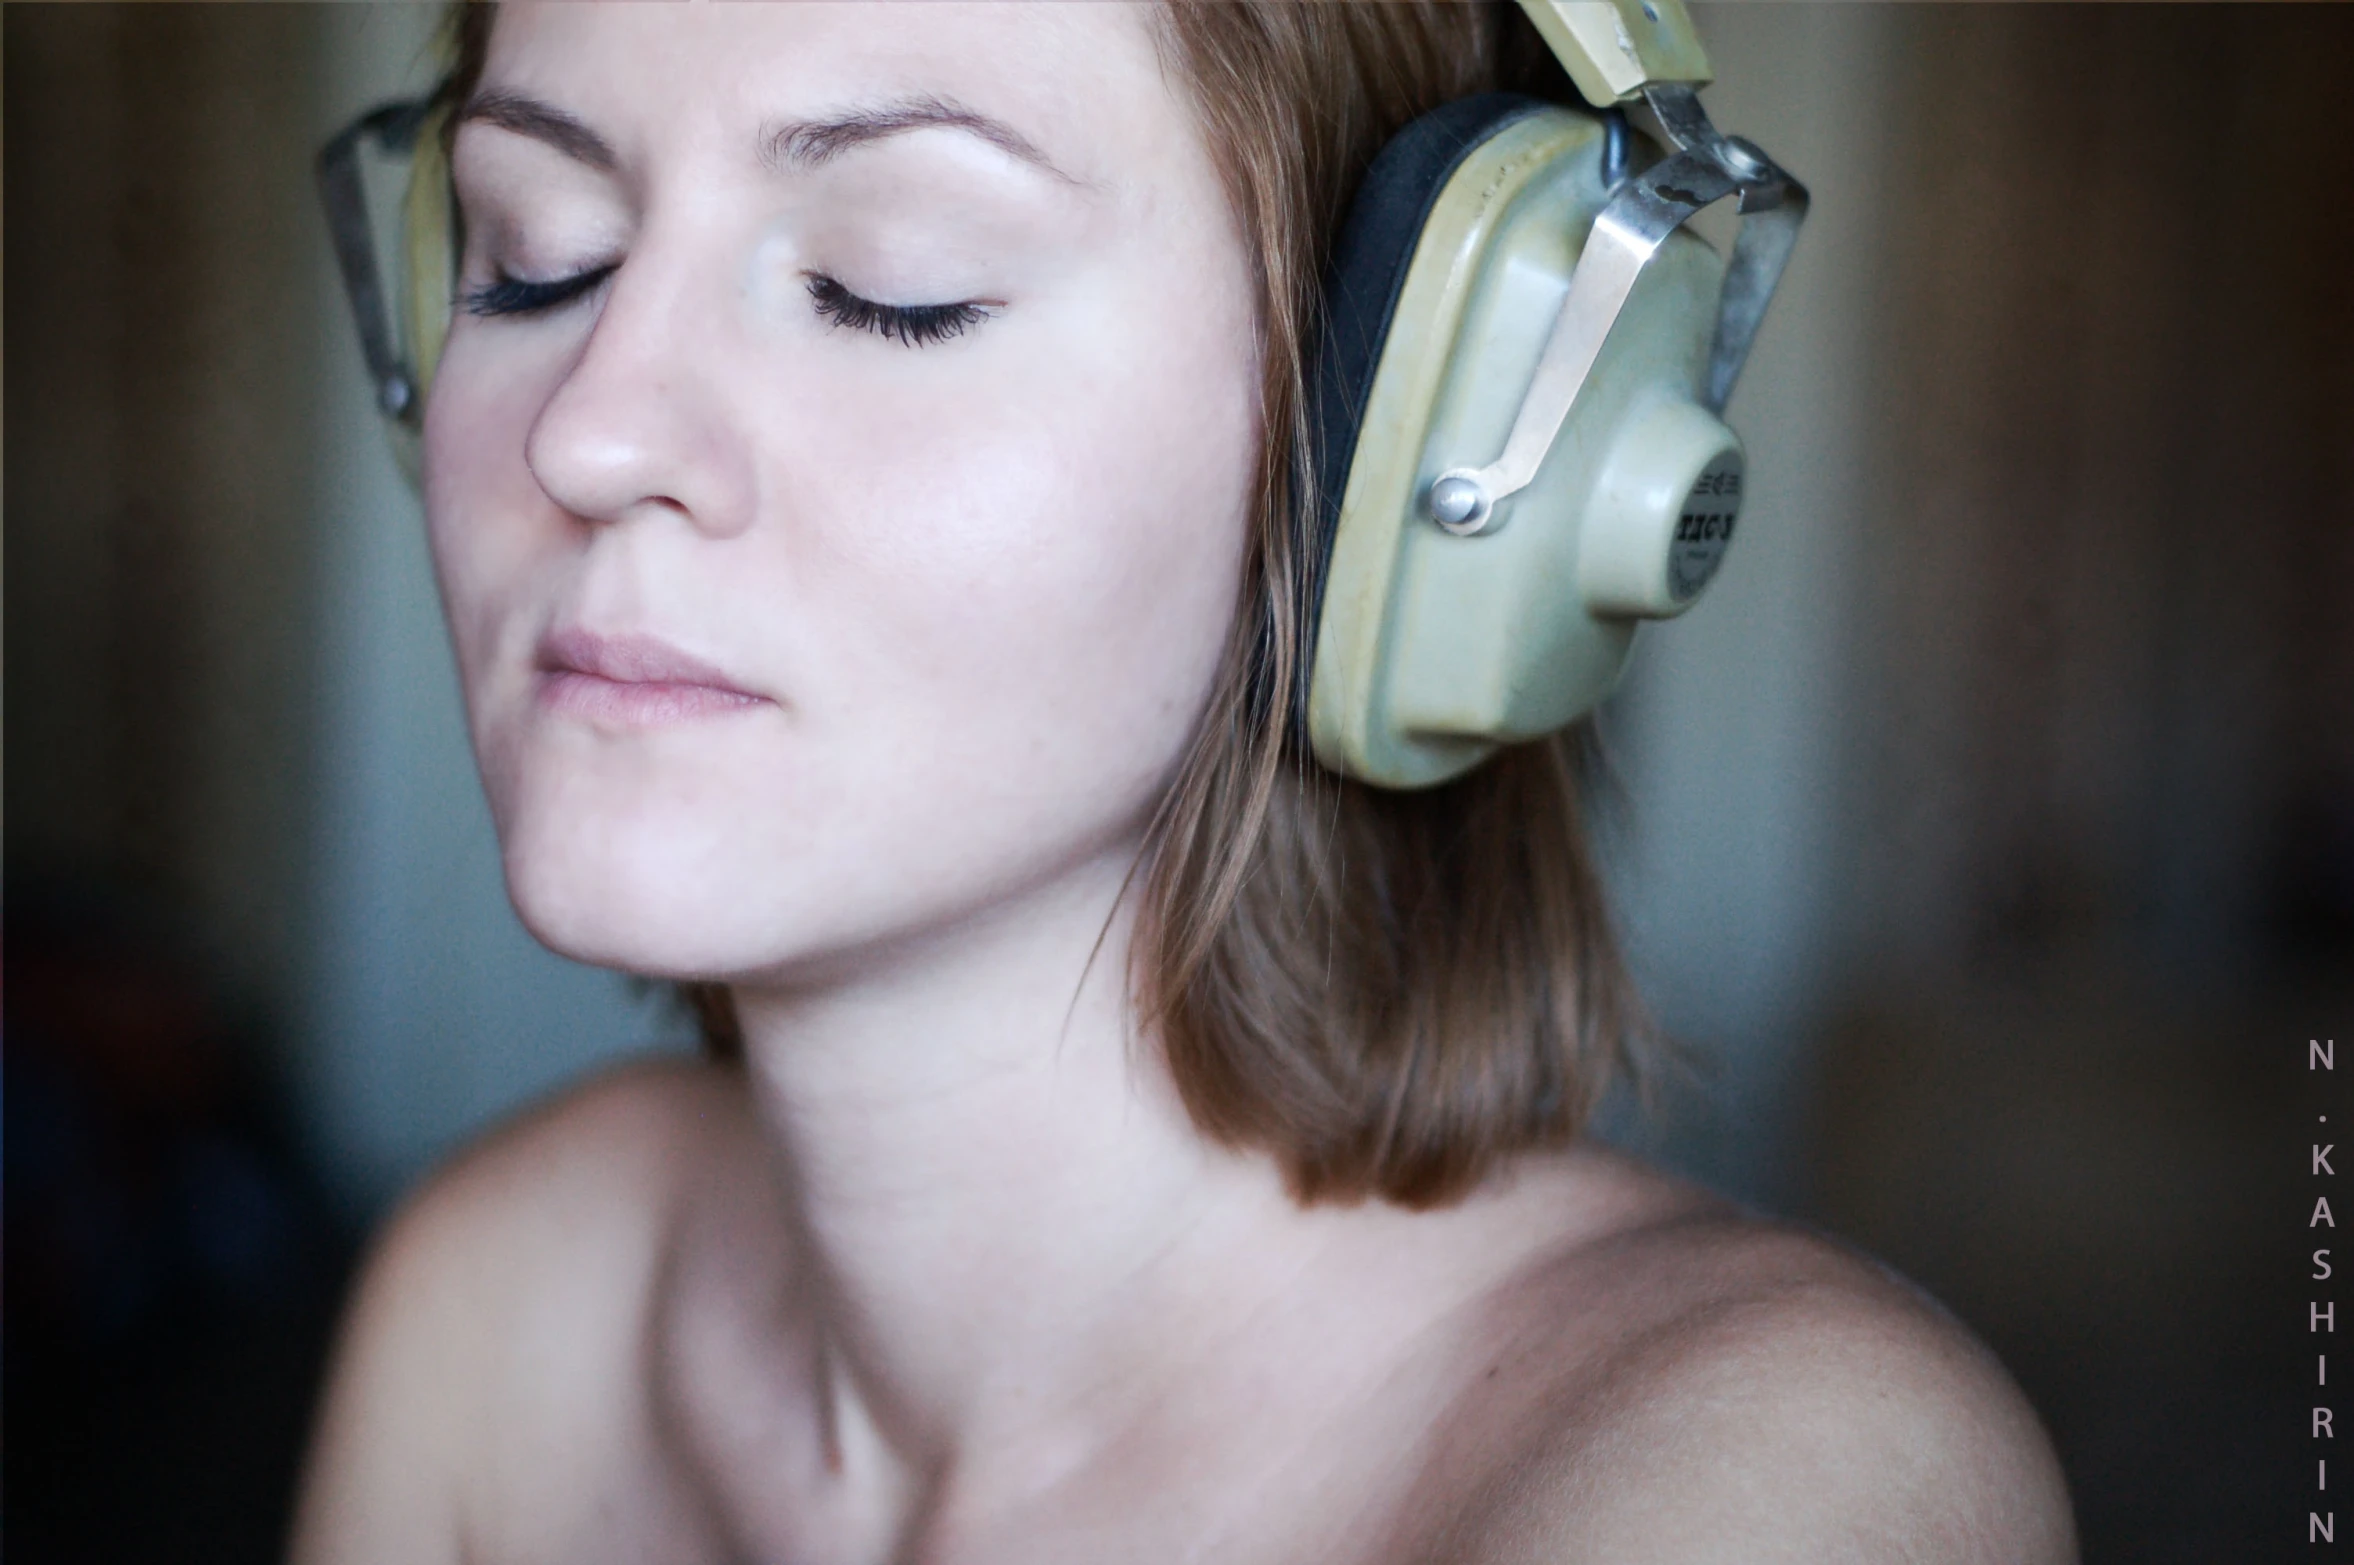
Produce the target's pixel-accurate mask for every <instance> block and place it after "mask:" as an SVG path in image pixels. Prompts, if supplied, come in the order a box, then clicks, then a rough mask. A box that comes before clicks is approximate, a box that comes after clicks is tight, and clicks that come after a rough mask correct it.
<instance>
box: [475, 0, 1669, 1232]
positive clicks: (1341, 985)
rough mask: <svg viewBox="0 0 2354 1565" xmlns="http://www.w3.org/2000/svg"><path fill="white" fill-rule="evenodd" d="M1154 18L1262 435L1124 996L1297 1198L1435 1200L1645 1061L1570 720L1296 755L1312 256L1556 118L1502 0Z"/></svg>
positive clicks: (478, 23)
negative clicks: (1400, 148)
mask: <svg viewBox="0 0 2354 1565" xmlns="http://www.w3.org/2000/svg"><path fill="white" fill-rule="evenodd" d="M489 9H490V8H489V7H488V6H485V5H480V4H466V3H461V4H459V5H458V6H456V7H455V8H454V11H453V18H452V29H453V30H452V40H453V43H454V44H455V46H456V55H455V61H454V68H453V69H452V71H451V73H450V76H449V77H448V78H447V80H446V81H445V83H444V88H443V91H444V94H445V95H448V96H451V97H458V96H463V95H464V94H466V93H469V92H471V91H472V88H473V83H474V80H475V78H476V77H477V76H478V75H479V72H480V69H481V64H482V58H483V53H484V49H485V47H486V45H487V42H488V34H489V17H488V14H487V13H488V11H489ZM1161 19H1162V29H1161V45H1162V54H1163V59H1164V63H1165V64H1166V65H1167V66H1168V68H1169V71H1170V74H1171V76H1172V77H1173V78H1174V79H1176V80H1178V81H1180V82H1182V83H1183V84H1185V86H1186V88H1187V89H1188V90H1189V91H1190V95H1191V98H1192V101H1193V105H1194V108H1195V110H1196V113H1197V114H1198V116H1199V118H1200V120H1201V123H1202V127H1203V132H1204V135H1205V137H1206V139H1207V141H1208V143H1209V146H1210V148H1211V151H1212V154H1213V156H1214V157H1215V158H1216V160H1217V163H1218V166H1219V171H1220V174H1221V176H1222V177H1223V179H1224V182H1225V184H1226V187H1227V192H1228V195H1229V198H1230V199H1231V200H1232V202H1233V205H1234V210H1235V212H1236V215H1237V217H1238V218H1239V220H1240V223H1241V227H1242V230H1243V237H1244V242H1245V244H1246V245H1247V246H1248V247H1249V250H1250V254H1251V257H1252V262H1253V266H1254V272H1255V277H1256V281H1257V285H1258V290H1259V299H1258V314H1259V323H1260V341H1261V352H1262V366H1263V369H1262V376H1263V380H1262V386H1261V393H1260V395H1261V409H1262V418H1263V420H1264V427H1265V429H1266V436H1267V437H1266V440H1265V442H1264V445H1263V449H1262V462H1261V469H1260V473H1259V479H1258V494H1259V502H1258V507H1257V511H1258V514H1257V516H1256V519H1255V535H1254V544H1255V547H1254V548H1253V550H1252V552H1251V555H1250V558H1249V562H1248V565H1247V568H1246V571H1245V574H1244V581H1243V584H1242V597H1241V604H1240V608H1239V612H1238V613H1237V614H1236V617H1235V625H1234V629H1233V632H1232V635H1231V637H1230V640H1229V645H1228V648H1227V655H1226V659H1225V665H1224V670H1223V672H1222V675H1221V677H1220V680H1219V683H1218V686H1217V690H1216V694H1215V695H1214V696H1213V698H1212V700H1211V702H1210V706H1209V709H1208V711H1207V712H1206V713H1205V714H1204V716H1203V717H1202V719H1201V723H1200V726H1199V728H1198V729H1197V731H1196V732H1195V734H1194V737H1193V741H1192V744H1191V746H1190V748H1189V750H1188V752H1187V754H1186V756H1185V759H1184V762H1183V764H1182V766H1181V768H1180V770H1179V773H1178V777H1177V781H1176V783H1175V785H1174V786H1173V787H1172V788H1171V790H1170V792H1169V794H1168V795H1167V797H1166V798H1165V799H1164V800H1163V801H1162V803H1161V806H1160V809H1159V810H1158V812H1157V813H1156V815H1155V817H1154V819H1153V823H1152V828H1151V832H1150V836H1149V839H1148V845H1147V848H1146V852H1145V855H1144V858H1143V860H1142V861H1141V863H1140V865H1139V869H1138V877H1137V880H1136V881H1135V883H1134V884H1135V885H1136V886H1137V887H1138V888H1139V889H1140V892H1141V897H1142V914H1141V917H1140V919H1139V922H1138V930H1137V939H1136V943H1135V946H1134V948H1133V952H1132V957H1131V960H1132V971H1131V975H1130V976H1131V983H1132V985H1133V989H1134V993H1135V996H1136V1000H1137V1004H1138V1008H1139V1012H1140V1014H1141V1015H1142V1016H1143V1017H1144V1018H1145V1019H1146V1023H1147V1027H1148V1030H1149V1031H1150V1032H1151V1033H1154V1034H1157V1036H1158V1037H1159V1039H1160V1042H1161V1045H1162V1047H1163V1049H1164V1051H1165V1053H1166V1057H1167V1060H1168V1064H1169V1068H1170V1071H1171V1073H1172V1074H1173V1075H1174V1077H1175V1080H1176V1085H1177V1089H1178V1092H1179V1094H1180V1095H1181V1097H1182V1098H1183V1100H1184V1102H1185V1105H1186V1108H1187V1109H1188V1111H1189V1112H1190V1113H1191V1114H1192V1116H1193V1119H1194V1122H1195V1124H1196V1125H1198V1126H1199V1127H1200V1128H1201V1130H1202V1131H1203V1132H1204V1133H1205V1134H1207V1135H1209V1136H1211V1137H1213V1138H1215V1139H1217V1140H1219V1141H1221V1142H1224V1143H1227V1144H1229V1145H1233V1146H1240V1147H1252V1148H1259V1149H1262V1150H1265V1151H1267V1152H1268V1153H1270V1154H1272V1155H1273V1157H1274V1158H1275V1160H1276V1161H1277V1163H1278V1165H1279V1166H1280V1167H1281V1168H1282V1170H1283V1172H1284V1175H1285V1178H1286V1179H1287V1181H1288V1182H1289V1184H1290V1186H1291V1188H1292V1190H1293V1192H1294V1193H1295V1194H1296V1195H1297V1196H1298V1197H1299V1198H1300V1199H1301V1200H1303V1201H1313V1200H1354V1199H1361V1198H1363V1197H1365V1196H1367V1195H1378V1196H1381V1197H1383V1198H1385V1199H1387V1200H1391V1201H1395V1202H1399V1203H1401V1204H1404V1205H1408V1206H1415V1207H1427V1206H1433V1205H1437V1204H1441V1203H1444V1202H1447V1201H1450V1200H1454V1199H1457V1198H1459V1197H1461V1196H1462V1195H1464V1194H1465V1193H1467V1192H1468V1191H1469V1190H1471V1189H1472V1188H1473V1187H1474V1186H1475V1185H1476V1184H1478V1183H1479V1181H1480V1180H1481V1178H1482V1177H1483V1176H1484V1175H1485V1174H1487V1173H1488V1172H1489V1171H1490V1170H1491V1169H1492V1168H1494V1167H1495V1166H1496V1164H1497V1163H1498V1162H1499V1161H1501V1160H1502V1159H1503V1158H1505V1157H1507V1156H1509V1155H1510V1154H1512V1153H1515V1152H1519V1151H1524V1150H1529V1149H1533V1148H1540V1147H1558V1146H1561V1145H1564V1144H1566V1143H1567V1142H1569V1141H1570V1140H1571V1139H1572V1138H1573V1137H1574V1136H1575V1135H1576V1134H1577V1133H1578V1131H1579V1129H1580V1128H1581V1127H1582V1126H1583V1125H1584V1123H1585V1121H1586V1118H1587V1116H1588V1115H1589V1114H1590V1113H1591V1111H1592V1109H1593V1107H1594V1105H1595V1102H1596V1101H1597V1099H1598V1098H1599V1096H1600V1095H1601V1093H1602V1091H1603V1089H1604V1088H1605V1087H1606V1086H1607V1085H1608V1084H1609V1083H1610V1081H1611V1080H1612V1079H1613V1078H1614V1077H1615V1076H1618V1075H1620V1074H1622V1073H1625V1072H1627V1071H1628V1069H1629V1068H1630V1066H1631V1065H1632V1064H1633V1063H1634V1061H1633V1051H1632V1050H1631V1048H1630V1044H1631V1043H1632V1041H1633V1039H1634V1038H1635V1037H1636V1035H1637V1034H1638V1032H1639V1025H1638V1011H1637V1007H1636V1005H1635V1003H1634V1000H1633V995H1632V992H1631V989H1630V986H1629V984H1628V981H1627V979H1626V976H1625V973H1624V970H1623V968H1622V967H1621V964H1620V961H1619V957H1618V952H1617V948H1616V945H1615V942H1614V940H1613V938H1612V935H1611V930H1610V925H1609V919H1608V916H1607V913H1606V910H1605V907H1604V899H1603V894H1602V887H1601V881H1600V878H1599V876H1598V875H1597V873H1596V871H1595V868H1594V865H1593V862H1592V858H1591V856H1590V854H1589V851H1588V848H1587V843H1586V835H1585V827H1584V823H1583V821H1582V820H1581V795H1582V789H1581V786H1580V783H1581V779H1583V778H1586V777H1589V776H1591V775H1593V772H1594V768H1593V766H1592V764H1591V763H1592V759H1593V757H1592V752H1591V744H1590V738H1589V735H1588V733H1587V731H1586V730H1585V729H1584V728H1583V727H1582V726H1581V727H1580V728H1579V729H1575V730H1572V732H1571V733H1570V734H1568V735H1564V736H1560V737H1557V738H1555V739H1550V740H1544V741H1539V742H1537V743H1534V744H1528V745H1522V746H1518V747H1515V748H1513V749H1510V750H1507V751H1505V752H1504V753H1502V754H1500V755H1498V756H1497V757H1495V758H1494V759H1493V760H1491V761H1489V762H1488V763H1487V764H1486V765H1484V766H1482V767H1481V768H1479V769H1478V770H1476V771H1474V772H1472V773H1471V774H1470V775H1468V776H1466V777H1464V778H1461V779H1459V780H1457V781H1455V782H1452V783H1448V784H1445V785H1442V786H1440V787H1437V788H1432V789H1429V790H1426V791H1423V792H1418V793H1408V794H1400V793H1387V792H1383V791H1380V790H1376V789H1372V788H1368V787H1365V786H1363V785H1361V784H1359V783H1356V782H1353V781H1350V780H1348V779H1345V778H1341V777H1338V776H1335V775H1333V774H1332V773H1329V772H1327V771H1325V770H1323V769H1322V768H1321V767H1319V766H1317V765H1316V763H1315V762H1314V761H1313V760H1312V759H1311V758H1309V757H1308V756H1306V755H1305V754H1304V753H1302V749H1301V746H1300V744H1299V740H1298V736H1297V734H1296V733H1295V732H1294V728H1293V724H1292V722H1291V720H1290V715H1291V713H1292V711H1293V709H1294V702H1295V697H1296V693H1297V687H1298V684H1299V682H1300V681H1301V680H1302V679H1303V678H1304V677H1305V670H1304V669H1303V668H1302V666H1301V657H1300V651H1299V649H1300V647H1301V645H1302V630H1303V625H1302V623H1301V622H1302V619H1303V617H1304V616H1305V614H1306V613H1307V612H1308V611H1309V605H1310V604H1311V603H1312V601H1313V600H1312V596H1311V593H1310V591H1309V587H1310V584H1311V582H1312V580H1313V573H1314V571H1315V570H1316V568H1317V565H1318V562H1317V560H1316V559H1315V558H1314V555H1315V553H1316V550H1317V547H1318V544H1317V541H1316V540H1315V539H1314V538H1313V537H1312V536H1311V535H1310V530H1309V529H1308V528H1307V526H1306V524H1305V522H1304V520H1303V519H1304V518H1306V517H1308V516H1310V515H1312V514H1314V507H1313V503H1312V502H1313V499H1314V497H1313V495H1312V494H1311V493H1310V481H1309V478H1308V476H1307V475H1308V463H1307V456H1308V423H1307V415H1308V409H1307V406H1306V396H1305V386H1306V381H1307V374H1308V369H1309V365H1310V362H1311V357H1312V354H1313V344H1314V343H1315V340H1316V337H1315V334H1316V332H1317V330H1318V327H1319V320H1318V310H1319V307H1320V292H1321V290H1320V286H1319V284H1320V279H1321V277H1322V275H1323V270H1324V266H1325V261H1326V256H1327V252H1328V250H1329V248H1330V245H1331V241H1332V239H1333V236H1334V234H1335V232H1336V230H1337V228H1338V226H1339V223H1340V220H1341V217H1342V215H1343V213H1344V211H1345V208H1346V204H1347V201H1348V198H1349V196H1350V195H1351V194H1352V193H1353V192H1354V190H1355V188H1356V185H1357V182H1358V181H1359V179H1360V178H1362V176H1363V174H1364V171H1365V167H1366V165H1367V164H1368V163H1370V162H1371V161H1372V158H1373V155H1374V153H1375V152H1376V151H1378V150H1379V148H1380V147H1381V145H1382V143H1383V142H1384V141H1386V140H1387V139H1388V138H1389V137H1390V136H1391V135H1392V134H1394V133H1395V132H1396V131H1397V130H1398V129H1400V128H1401V127H1402V126H1404V125H1405V124H1406V123H1407V122H1408V121H1410V120H1412V119H1414V118H1416V117H1417V116H1419V115H1421V114H1423V113H1425V112H1427V111H1428V110H1430V109H1432V108H1435V107H1437V106H1438V105H1439V104H1441V103H1444V102H1446V101H1448V100H1450V99H1452V98H1458V97H1463V96H1466V95H1468V94H1471V93H1475V92H1480V91H1483V90H1487V89H1490V88H1497V87H1503V88H1510V89H1514V90H1518V91H1524V92H1532V93H1535V94H1537V95H1539V96H1543V97H1548V98H1554V99H1557V100H1560V101H1565V102H1566V101H1574V99H1573V97H1572V94H1571V89H1570V88H1569V85H1568V83H1567V81H1566V79H1565V78H1564V77H1563V76H1562V74H1561V72H1560V69H1559V67H1558V65H1556V64H1555V63H1554V62H1553V60H1552V59H1551V57H1550V55H1549V54H1548V53H1547V52H1546V51H1545V48H1544V46H1543V44H1542V42H1541V41H1539V40H1538V38H1537V37H1536V35H1535V32H1534V29H1533V28H1531V27H1530V26H1529V25H1528V23H1527V22H1526V20H1525V19H1524V18H1523V17H1522V16H1521V14H1520V12H1519V10H1518V8H1517V7H1516V6H1513V7H1507V6H1504V5H1500V4H1497V3H1494V0H1381V3H1369V4H1345V3H1316V0H1170V3H1168V4H1167V5H1166V6H1165V8H1164V9H1163V11H1162V13H1161ZM681 993H682V996H683V998H684V999H685V1000H686V1003H687V1005H688V1006H689V1008H690V1010H691V1011H692V1012H693V1014H694V1015H695V1017H696V1019H697V1021H698V1023H699V1025H700V1026H701V1028H702V1031H703V1036H704V1039H705V1042H706V1044H707V1046H708V1047H709V1048H710V1049H711V1050H712V1052H713V1053H715V1054H718V1055H721V1056H723V1057H726V1056H733V1055H736V1054H740V1052H741V1049H742V1039H741V1037H740V1034H739V1033H738V1030H737V1027H736V1021H735V1015H734V1008H733V1006H732V1005H731V1004H730V1003H729V1000H728V996H727V993H726V990H725V989H724V988H723V987H722V986H720V985H716V984H688V985H683V986H681Z"/></svg>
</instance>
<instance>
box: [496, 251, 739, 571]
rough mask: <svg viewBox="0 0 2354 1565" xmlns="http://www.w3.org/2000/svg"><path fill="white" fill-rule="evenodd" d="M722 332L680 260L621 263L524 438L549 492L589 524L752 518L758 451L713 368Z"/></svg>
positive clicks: (710, 524) (728, 528)
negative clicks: (740, 428)
mask: <svg viewBox="0 0 2354 1565" xmlns="http://www.w3.org/2000/svg"><path fill="white" fill-rule="evenodd" d="M725 330H726V322H725V320H724V319H722V318H721V316H720V312H718V311H715V310H710V309H704V308H700V307H699V306H698V304H697V297H696V292H695V279H694V277H693V274H692V270H691V269H690V268H689V267H688V266H686V265H684V264H681V261H680V260H679V259H678V258H669V259H666V258H665V257H663V256H662V255H660V254H658V253H652V252H641V253H640V254H639V255H634V256H632V257H631V258H630V260H629V261H628V262H626V263H624V264H623V266H622V267H621V268H620V270H618V271H617V272H615V273H614V274H613V277H612V280H611V281H610V282H608V283H607V284H606V294H605V299H604V302H603V305H602V307H601V308H600V309H599V310H598V313H597V317H596V320H595V323H594V324H593V325H592V326H591V327H590V328H589V334H588V337H587V340H586V341H585V342H583V343H582V344H581V347H580V351H579V354H578V356H577V357H576V358H575V359H574V360H573V362H572V365H571V367H570V369H569V370H567V371H566V373H565V375H564V377H563V379H562V380H561V381H560V382H558V383H557V385H556V387H555V389H554V391H553V392H552V393H551V394H550V396H549V397H548V400H547V401H546V402H545V403H544V404H543V405H542V406H541V409H540V413H539V416H538V418H536V419H535V420H533V422H532V426H531V432H530V434H529V436H528V437H527V438H526V441H525V445H524V460H525V462H526V463H527V464H528V465H529V467H530V469H531V472H532V476H533V477H534V478H536V479H537V480H538V482H539V486H540V488H541V489H542V490H543V491H544V492H545V493H546V494H547V496H548V497H549V498H550V499H551V500H553V501H555V503H556V504H557V505H559V506H561V507H562V508H563V509H564V510H566V511H568V512H570V513H571V514H572V515H574V516H577V517H580V518H581V519H583V520H585V521H591V522H602V523H619V522H623V521H627V520H630V519H631V518H633V517H645V516H653V515H663V514H668V515H671V516H675V517H678V518H681V519H683V520H685V521H686V522H688V523H689V524H691V525H692V526H694V527H695V528H697V529H698V530H700V531H702V532H705V533H709V534H712V535H714V536H720V537H729V536H733V535H735V534H737V533H740V532H742V531H743V530H744V529H745V528H746V527H747V526H749V525H750V523H751V519H752V512H753V483H752V464H751V460H750V455H751V454H750V452H749V450H748V449H747V448H746V446H745V444H744V442H743V441H742V440H741V439H740V438H738V437H737V433H736V430H737V426H736V423H735V421H734V420H733V419H731V418H730V417H728V412H729V410H728V407H727V405H726V402H727V399H726V398H725V396H724V395H723V394H722V391H721V388H720V386H719V385H718V384H716V382H715V380H714V378H713V374H712V369H711V366H712V365H713V363H714V362H715V361H716V360H717V359H718V358H719V357H721V356H722V355H723V354H724V344H723V343H722V342H721V341H720V340H719V338H720V334H722V333H724V332H725Z"/></svg>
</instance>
